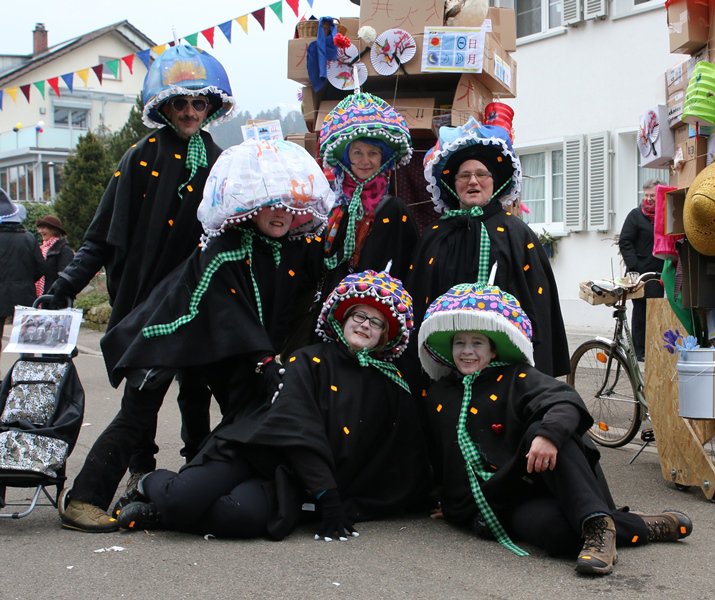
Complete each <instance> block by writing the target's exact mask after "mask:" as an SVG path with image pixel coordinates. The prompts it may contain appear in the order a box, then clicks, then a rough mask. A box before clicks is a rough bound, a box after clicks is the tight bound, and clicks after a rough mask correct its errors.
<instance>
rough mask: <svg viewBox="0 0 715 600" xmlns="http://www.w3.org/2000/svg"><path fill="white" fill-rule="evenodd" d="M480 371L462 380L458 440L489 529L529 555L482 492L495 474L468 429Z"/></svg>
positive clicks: (510, 546) (509, 547) (507, 544)
mask: <svg viewBox="0 0 715 600" xmlns="http://www.w3.org/2000/svg"><path fill="white" fill-rule="evenodd" d="M491 364H492V365H493V366H499V365H501V364H506V363H497V362H493V363H491ZM480 373H481V371H477V372H476V373H472V374H471V375H465V376H464V379H463V381H462V383H463V384H464V395H463V396H462V409H461V411H460V413H459V422H458V424H457V442H458V443H459V449H460V450H461V452H462V456H463V457H464V462H465V463H466V466H467V475H468V476H469V487H470V488H471V489H472V496H473V497H474V501H475V502H476V504H477V507H478V508H479V511H480V512H481V513H482V517H483V518H484V520H485V521H486V523H487V525H488V526H489V530H490V531H491V532H492V533H493V534H494V537H495V538H496V539H497V541H498V542H499V543H500V544H501V545H502V546H504V547H505V548H506V549H507V550H511V551H512V552H513V553H514V554H516V555H517V556H528V555H529V553H528V552H526V551H525V550H522V549H521V548H519V546H517V545H516V544H515V543H514V542H512V541H511V538H510V537H509V535H508V534H507V532H506V531H504V528H503V527H502V525H501V523H499V519H497V516H496V515H495V514H494V511H493V510H492V508H491V507H490V506H489V503H488V502H487V499H486V498H485V497H484V492H482V488H481V486H480V485H479V480H480V479H481V480H482V481H487V480H489V478H491V476H492V475H493V473H492V472H490V471H488V470H487V468H486V465H485V464H484V459H483V458H482V455H481V453H480V452H479V449H478V448H477V446H476V444H475V443H474V441H473V440H472V437H471V436H470V435H469V432H468V431H467V413H469V405H470V403H471V401H472V383H473V382H474V380H475V379H476V378H477V377H479V374H480Z"/></svg>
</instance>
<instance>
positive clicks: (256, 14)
mask: <svg viewBox="0 0 715 600" xmlns="http://www.w3.org/2000/svg"><path fill="white" fill-rule="evenodd" d="M251 14H252V15H253V18H254V19H256V21H258V24H259V25H260V26H261V29H263V30H264V31H265V29H266V9H265V7H264V8H259V9H258V10H254V11H253V12H252V13H251Z"/></svg>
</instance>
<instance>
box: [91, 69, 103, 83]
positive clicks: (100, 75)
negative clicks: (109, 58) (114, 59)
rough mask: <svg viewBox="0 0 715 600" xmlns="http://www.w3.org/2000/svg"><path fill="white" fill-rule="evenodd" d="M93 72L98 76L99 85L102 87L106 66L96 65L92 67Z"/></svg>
mask: <svg viewBox="0 0 715 600" xmlns="http://www.w3.org/2000/svg"><path fill="white" fill-rule="evenodd" d="M92 71H94V74H95V75H96V76H97V79H99V85H102V73H104V65H94V66H93V67H92Z"/></svg>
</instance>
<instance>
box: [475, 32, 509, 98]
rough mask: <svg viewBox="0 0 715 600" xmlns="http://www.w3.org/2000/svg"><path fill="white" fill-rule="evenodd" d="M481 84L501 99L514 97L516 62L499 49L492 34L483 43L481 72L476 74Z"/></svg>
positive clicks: (502, 49)
mask: <svg viewBox="0 0 715 600" xmlns="http://www.w3.org/2000/svg"><path fill="white" fill-rule="evenodd" d="M477 75H478V76H479V79H480V81H481V83H483V84H484V85H485V86H486V87H487V88H488V89H490V90H491V91H492V92H494V94H495V95H498V96H501V97H502V98H515V97H516V61H515V60H514V59H513V58H512V57H511V56H510V55H509V54H508V53H507V51H506V50H504V48H502V47H501V45H500V44H499V42H498V41H497V39H496V38H495V37H494V35H493V34H490V33H488V34H487V35H486V39H485V41H484V62H483V65H482V72H481V73H478V74H477Z"/></svg>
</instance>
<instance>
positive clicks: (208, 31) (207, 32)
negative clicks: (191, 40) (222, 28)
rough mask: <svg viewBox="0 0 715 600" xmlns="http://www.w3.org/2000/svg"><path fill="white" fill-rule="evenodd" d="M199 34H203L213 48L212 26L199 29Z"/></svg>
mask: <svg viewBox="0 0 715 600" xmlns="http://www.w3.org/2000/svg"><path fill="white" fill-rule="evenodd" d="M201 35H203V36H204V37H205V38H206V41H207V42H208V43H209V44H210V46H211V47H212V48H213V47H214V28H213V27H209V28H208V29H203V30H202V31H201Z"/></svg>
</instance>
